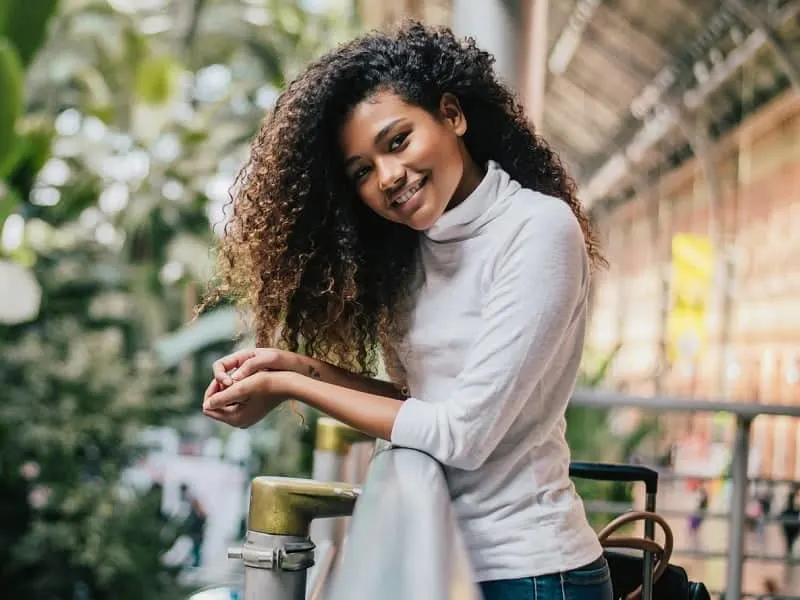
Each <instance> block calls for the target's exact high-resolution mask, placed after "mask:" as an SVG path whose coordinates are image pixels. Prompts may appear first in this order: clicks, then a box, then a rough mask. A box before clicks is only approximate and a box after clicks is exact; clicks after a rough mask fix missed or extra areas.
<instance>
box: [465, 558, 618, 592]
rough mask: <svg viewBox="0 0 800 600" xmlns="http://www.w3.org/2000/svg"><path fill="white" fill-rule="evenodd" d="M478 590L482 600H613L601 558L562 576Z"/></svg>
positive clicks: (496, 583) (487, 584)
mask: <svg viewBox="0 0 800 600" xmlns="http://www.w3.org/2000/svg"><path fill="white" fill-rule="evenodd" d="M480 586H481V592H482V593H483V598H484V600H613V592H612V589H611V573H610V571H609V570H608V564H607V563H606V559H605V558H603V557H600V558H598V559H597V560H596V561H594V562H592V563H590V564H588V565H585V566H583V567H580V568H578V569H573V570H572V571H566V572H564V573H553V574H551V575H540V576H539V577H523V578H522V579H496V580H494V581H483V582H481V584H480Z"/></svg>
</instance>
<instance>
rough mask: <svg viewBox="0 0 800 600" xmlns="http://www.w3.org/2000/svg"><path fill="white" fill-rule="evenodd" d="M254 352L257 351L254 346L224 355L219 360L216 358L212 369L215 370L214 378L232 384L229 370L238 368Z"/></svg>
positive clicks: (224, 383)
mask: <svg viewBox="0 0 800 600" xmlns="http://www.w3.org/2000/svg"><path fill="white" fill-rule="evenodd" d="M254 354H255V351H254V350H253V349H252V348H249V349H247V350H239V351H238V352H234V353H233V354H228V355H227V356H223V357H222V358H220V359H219V360H215V361H214V364H213V365H212V366H211V369H212V371H213V372H214V378H215V379H216V380H217V381H219V382H220V383H221V384H222V385H226V386H228V385H231V384H232V383H233V380H232V379H231V377H230V375H228V372H229V371H231V370H232V369H236V368H238V367H239V365H240V364H241V363H243V362H244V361H246V360H247V359H248V358H250V357H251V356H253V355H254Z"/></svg>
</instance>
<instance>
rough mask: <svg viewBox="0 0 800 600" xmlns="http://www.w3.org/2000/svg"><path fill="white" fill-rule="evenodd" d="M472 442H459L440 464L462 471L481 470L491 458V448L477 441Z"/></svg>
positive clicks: (466, 440)
mask: <svg viewBox="0 0 800 600" xmlns="http://www.w3.org/2000/svg"><path fill="white" fill-rule="evenodd" d="M469 442H470V440H468V439H464V440H458V442H457V443H455V444H453V446H452V451H451V452H448V453H447V454H446V455H445V456H443V457H442V458H441V460H440V462H441V463H442V464H443V465H445V466H447V467H453V468H455V469H461V470H462V471H477V470H478V469H480V468H481V467H482V466H483V465H484V464H485V463H486V461H487V459H488V458H489V455H490V454H491V450H492V449H491V447H490V446H489V445H488V444H485V443H480V442H478V441H477V440H475V443H469Z"/></svg>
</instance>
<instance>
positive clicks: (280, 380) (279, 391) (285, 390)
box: [272, 371, 305, 400]
mask: <svg viewBox="0 0 800 600" xmlns="http://www.w3.org/2000/svg"><path fill="white" fill-rule="evenodd" d="M272 375H273V382H272V385H273V391H274V393H275V395H278V396H285V397H287V398H295V399H297V400H301V398H300V389H299V388H300V385H299V384H300V383H302V380H303V379H305V375H303V374H302V373H297V372H296V371H275V372H274V373H272Z"/></svg>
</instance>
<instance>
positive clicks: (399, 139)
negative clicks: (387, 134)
mask: <svg viewBox="0 0 800 600" xmlns="http://www.w3.org/2000/svg"><path fill="white" fill-rule="evenodd" d="M407 138H408V134H407V133H398V134H397V135H396V136H394V137H393V138H392V141H391V142H389V152H394V151H395V150H397V149H398V148H400V146H402V145H403V142H405V141H406V139H407Z"/></svg>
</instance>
